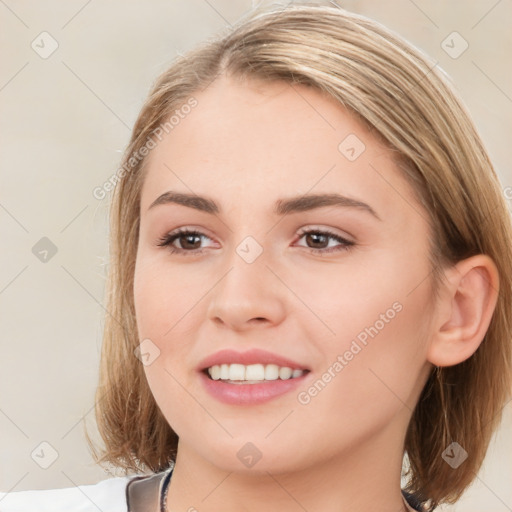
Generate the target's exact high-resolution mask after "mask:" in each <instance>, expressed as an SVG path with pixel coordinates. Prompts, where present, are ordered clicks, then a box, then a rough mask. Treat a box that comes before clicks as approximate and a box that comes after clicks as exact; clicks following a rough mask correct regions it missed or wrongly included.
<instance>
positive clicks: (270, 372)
mask: <svg viewBox="0 0 512 512" xmlns="http://www.w3.org/2000/svg"><path fill="white" fill-rule="evenodd" d="M208 374H209V375H210V377H211V378H212V379H213V380H229V381H246V382H259V381H263V380H277V379H281V380H288V379H295V378H297V377H300V376H301V375H303V374H304V371H303V370H297V369H293V368H289V367H288V366H277V365H276V364H267V365H263V364H250V365H247V366H245V365H243V364H221V365H215V366H211V367H210V368H208Z"/></svg>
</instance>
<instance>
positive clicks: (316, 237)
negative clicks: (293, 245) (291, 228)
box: [299, 229, 355, 254]
mask: <svg viewBox="0 0 512 512" xmlns="http://www.w3.org/2000/svg"><path fill="white" fill-rule="evenodd" d="M300 235H301V236H300V238H304V237H306V238H305V240H306V243H312V244H316V245H317V246H318V245H320V246H325V244H326V243H327V247H312V248H311V247H310V248H309V249H310V250H311V252H312V253H314V254H325V253H330V252H335V251H348V250H349V249H350V247H352V246H353V245H355V243H354V242H352V241H350V240H347V239H345V238H343V237H341V236H340V235H337V234H336V233H332V232H331V231H328V230H320V229H309V230H305V231H301V233H300ZM329 239H330V240H334V241H336V242H339V243H340V244H341V245H338V246H334V247H332V246H331V247H329ZM299 240H300V239H299ZM302 247H303V246H302Z"/></svg>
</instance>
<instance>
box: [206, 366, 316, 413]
mask: <svg viewBox="0 0 512 512" xmlns="http://www.w3.org/2000/svg"><path fill="white" fill-rule="evenodd" d="M308 373H309V372H306V373H304V374H303V375H301V376H300V377H296V378H295V379H286V380H281V379H277V380H268V381H262V383H261V384H230V383H229V382H223V381H221V380H213V379H210V378H209V377H208V376H207V375H205V374H204V373H203V372H200V374H199V376H200V378H201V381H202V382H203V385H204V387H205V388H206V391H207V392H208V393H209V394H210V395H212V396H213V397H214V398H216V399H217V400H219V401H220V402H223V403H225V404H230V405H257V404H262V403H265V402H268V401H270V400H272V399H274V398H277V397H278V396H281V395H284V394H285V393H288V392H290V391H293V390H294V389H296V388H297V387H298V386H300V384H302V383H303V382H304V378H305V377H306V375H308Z"/></svg>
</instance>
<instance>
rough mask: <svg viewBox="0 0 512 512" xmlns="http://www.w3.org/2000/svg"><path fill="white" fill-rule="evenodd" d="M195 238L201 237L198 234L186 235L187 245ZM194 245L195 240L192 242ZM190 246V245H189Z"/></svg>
mask: <svg viewBox="0 0 512 512" xmlns="http://www.w3.org/2000/svg"><path fill="white" fill-rule="evenodd" d="M194 238H196V239H198V238H199V237H198V236H197V235H185V240H186V243H185V246H186V245H187V244H188V242H189V241H190V240H193V239H194ZM191 244H192V245H194V242H191ZM189 248H190V247H189ZM192 249H195V247H192Z"/></svg>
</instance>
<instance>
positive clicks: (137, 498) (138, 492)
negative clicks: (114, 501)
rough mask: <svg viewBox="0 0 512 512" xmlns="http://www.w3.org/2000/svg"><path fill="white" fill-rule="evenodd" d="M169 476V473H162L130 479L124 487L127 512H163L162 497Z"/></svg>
mask: <svg viewBox="0 0 512 512" xmlns="http://www.w3.org/2000/svg"><path fill="white" fill-rule="evenodd" d="M169 476H170V472H169V471H162V472H160V473H155V474H154V475H148V476H136V477H134V478H132V479H131V480H130V481H129V482H128V484H127V485H126V504H127V507H128V512H165V511H164V510H163V509H162V507H163V501H162V496H163V492H164V490H165V487H166V485H167V484H168V481H167V480H168V479H167V478H166V477H169Z"/></svg>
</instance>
